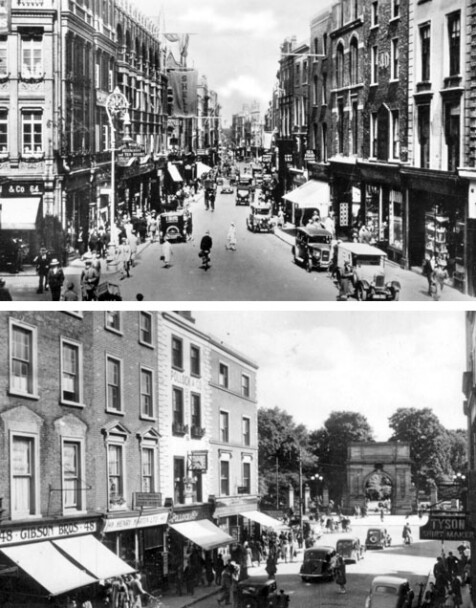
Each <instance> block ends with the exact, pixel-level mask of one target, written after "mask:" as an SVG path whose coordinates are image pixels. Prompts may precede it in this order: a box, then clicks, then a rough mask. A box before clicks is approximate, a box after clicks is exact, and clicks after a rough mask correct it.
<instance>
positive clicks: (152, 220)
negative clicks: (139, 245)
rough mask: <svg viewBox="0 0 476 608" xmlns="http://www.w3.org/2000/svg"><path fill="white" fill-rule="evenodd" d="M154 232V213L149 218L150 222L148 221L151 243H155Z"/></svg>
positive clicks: (155, 223) (155, 232)
mask: <svg viewBox="0 0 476 608" xmlns="http://www.w3.org/2000/svg"><path fill="white" fill-rule="evenodd" d="M156 234H157V219H156V217H155V215H153V216H152V217H151V218H150V222H149V235H150V242H151V243H155V237H156Z"/></svg>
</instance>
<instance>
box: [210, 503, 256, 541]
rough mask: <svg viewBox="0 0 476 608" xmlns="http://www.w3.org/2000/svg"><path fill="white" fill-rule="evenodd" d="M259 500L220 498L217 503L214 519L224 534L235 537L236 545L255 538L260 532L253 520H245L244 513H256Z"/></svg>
mask: <svg viewBox="0 0 476 608" xmlns="http://www.w3.org/2000/svg"><path fill="white" fill-rule="evenodd" d="M257 510H258V499H257V497H256V496H247V497H245V496H230V497H229V498H228V497H220V498H219V499H217V501H216V503H215V509H214V511H213V519H215V520H216V521H217V526H218V527H219V528H220V529H221V530H223V532H225V533H227V534H229V535H230V536H232V537H233V539H234V542H235V543H243V542H244V541H246V540H248V539H250V538H254V537H255V536H256V534H257V533H258V532H259V531H258V530H257V528H256V527H255V525H254V522H253V520H252V519H251V518H245V517H244V516H243V514H244V513H251V512H256V511H257Z"/></svg>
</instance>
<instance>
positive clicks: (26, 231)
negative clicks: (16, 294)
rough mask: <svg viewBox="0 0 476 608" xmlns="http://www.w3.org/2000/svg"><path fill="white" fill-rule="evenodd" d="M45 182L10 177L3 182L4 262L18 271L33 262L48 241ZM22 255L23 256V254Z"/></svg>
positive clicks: (0, 227) (0, 243)
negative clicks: (45, 216) (44, 198)
mask: <svg viewBox="0 0 476 608" xmlns="http://www.w3.org/2000/svg"><path fill="white" fill-rule="evenodd" d="M43 194H44V187H43V182H33V181H31V182H22V181H18V182H16V181H9V182H6V183H4V184H2V186H1V196H0V262H1V266H2V268H1V269H2V270H10V271H12V272H17V271H18V270H20V267H21V265H22V263H23V262H26V263H31V262H32V260H33V258H34V257H35V256H36V255H37V254H38V252H39V250H40V245H41V244H42V243H43V242H46V240H45V239H46V237H47V234H46V231H47V228H48V226H47V222H46V221H45V220H46V218H44V217H43V215H44V213H43V211H44V210H43ZM18 256H20V258H21V259H19V257H18Z"/></svg>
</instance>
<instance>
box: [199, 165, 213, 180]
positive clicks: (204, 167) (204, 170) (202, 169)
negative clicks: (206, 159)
mask: <svg viewBox="0 0 476 608" xmlns="http://www.w3.org/2000/svg"><path fill="white" fill-rule="evenodd" d="M211 170H212V168H211V167H209V166H208V165H206V164H205V163H202V162H200V161H199V162H198V163H197V176H198V177H201V176H202V175H203V174H204V173H210V171H211Z"/></svg>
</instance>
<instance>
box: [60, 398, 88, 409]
mask: <svg viewBox="0 0 476 608" xmlns="http://www.w3.org/2000/svg"><path fill="white" fill-rule="evenodd" d="M59 403H60V405H67V406H68V407H79V408H84V407H86V404H85V403H81V402H78V401H68V400H67V399H60V402H59Z"/></svg>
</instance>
